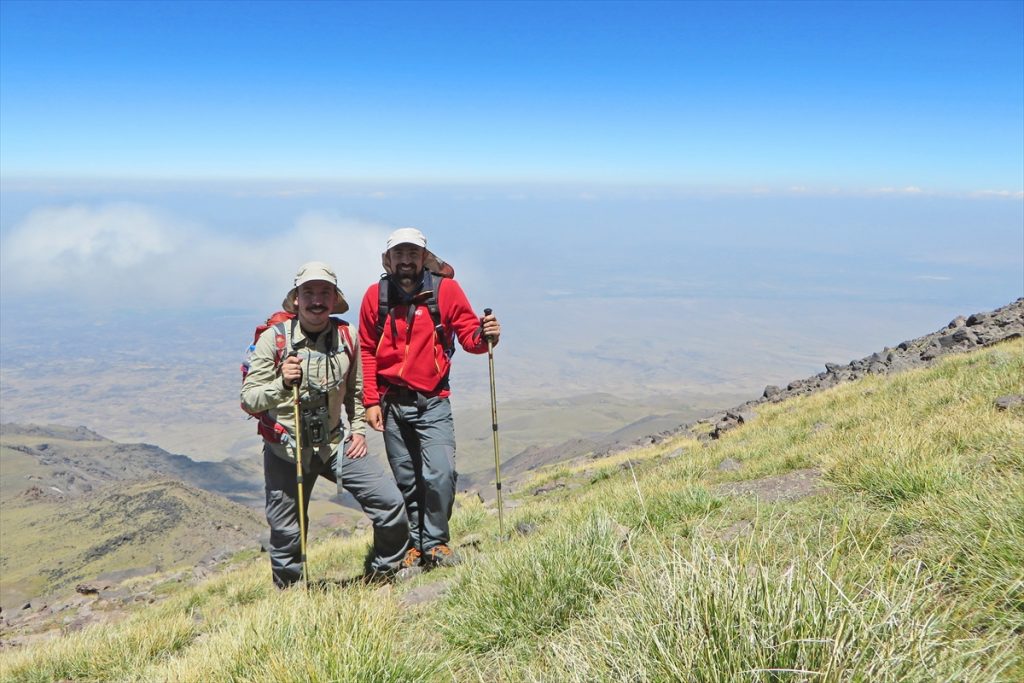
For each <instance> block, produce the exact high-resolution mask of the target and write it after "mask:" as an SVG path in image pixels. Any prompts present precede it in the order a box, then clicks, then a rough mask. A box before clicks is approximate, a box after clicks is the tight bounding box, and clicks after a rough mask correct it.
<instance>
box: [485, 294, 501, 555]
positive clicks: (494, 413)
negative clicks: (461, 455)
mask: <svg viewBox="0 0 1024 683" xmlns="http://www.w3.org/2000/svg"><path fill="white" fill-rule="evenodd" d="M490 314H491V309H489V308H485V309H484V315H485V316H488V315H490ZM487 367H488V369H489V370H490V373H491V432H492V434H493V435H494V486H495V488H496V489H497V491H498V535H499V538H501V539H502V540H504V539H505V517H504V513H503V511H502V504H501V454H500V453H501V451H500V449H499V447H498V403H497V401H496V400H495V398H494V341H493V340H492V339H491V338H490V337H487Z"/></svg>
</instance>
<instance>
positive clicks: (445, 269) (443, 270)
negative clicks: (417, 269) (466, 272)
mask: <svg viewBox="0 0 1024 683" xmlns="http://www.w3.org/2000/svg"><path fill="white" fill-rule="evenodd" d="M423 251H424V252H426V253H425V254H424V255H423V267H424V268H426V269H427V270H429V271H430V272H431V273H435V274H437V275H440V276H441V277H450V278H453V277H455V269H454V268H452V266H451V264H450V263H447V262H446V261H442V260H441V259H439V258H437V256H436V255H435V254H434V252H432V251H430V250H429V249H424V250H423ZM380 264H381V265H382V266H384V272H385V273H387V274H388V275H394V273H393V272H392V271H391V266H390V265H389V264H388V252H386V251H385V252H384V253H383V254H381V255H380Z"/></svg>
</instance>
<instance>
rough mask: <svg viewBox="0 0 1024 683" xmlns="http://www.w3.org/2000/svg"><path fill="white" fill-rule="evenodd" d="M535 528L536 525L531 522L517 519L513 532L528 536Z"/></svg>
mask: <svg viewBox="0 0 1024 683" xmlns="http://www.w3.org/2000/svg"><path fill="white" fill-rule="evenodd" d="M536 530H537V525H536V524H534V523H533V522H525V521H519V522H516V526H515V532H516V533H517V534H519V535H520V536H529V535H530V534H532V533H533V532H534V531H536Z"/></svg>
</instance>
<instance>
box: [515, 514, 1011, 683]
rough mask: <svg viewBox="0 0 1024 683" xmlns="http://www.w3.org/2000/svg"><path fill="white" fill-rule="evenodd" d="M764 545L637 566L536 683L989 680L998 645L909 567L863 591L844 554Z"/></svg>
mask: <svg viewBox="0 0 1024 683" xmlns="http://www.w3.org/2000/svg"><path fill="white" fill-rule="evenodd" d="M776 540H777V539H776V538H775V537H774V536H773V535H772V534H770V533H769V534H764V535H761V536H759V537H757V538H756V539H753V540H751V542H750V543H748V544H747V545H745V546H742V547H740V548H738V549H735V550H734V551H733V552H729V553H722V552H720V551H719V550H717V549H715V548H714V547H713V546H711V545H708V544H704V543H698V544H695V545H694V546H693V547H691V548H690V549H689V551H688V553H687V554H686V555H685V556H684V555H682V554H678V553H665V554H664V555H663V556H661V557H660V558H659V559H658V560H657V561H655V562H638V563H636V565H635V567H636V571H635V572H634V573H633V574H632V575H631V576H630V578H629V580H628V581H627V582H624V583H622V584H620V585H617V586H616V587H615V589H614V590H611V591H608V592H607V596H606V600H605V602H604V603H603V604H602V607H601V610H600V613H599V614H598V616H597V617H596V618H595V619H592V620H589V621H585V622H579V623H578V624H577V625H576V626H575V627H574V628H573V629H572V630H571V631H569V632H567V633H566V634H565V635H564V636H563V637H562V638H559V639H557V640H555V641H553V642H552V643H551V644H550V646H549V647H547V648H546V650H545V652H544V655H543V657H542V659H541V664H540V665H539V666H536V667H535V668H534V669H533V670H532V671H531V672H530V676H529V677H528V678H529V679H530V680H538V681H546V680H560V681H665V680H681V681H682V680H685V681H698V682H704V681H707V682H718V681H742V680H754V681H794V680H796V681H840V680H863V681H942V680H946V681H961V680H971V681H996V680H1000V677H1001V676H1002V675H1003V674H1004V673H1005V672H1006V670H1007V667H1008V666H1009V665H1010V664H1011V663H1012V661H1013V656H1012V654H1011V652H1010V646H1009V644H1008V643H1007V642H1005V641H1002V642H1000V641H999V640H998V639H995V640H986V639H985V638H978V637H975V636H972V635H970V634H969V633H965V632H962V631H959V630H958V629H955V628H950V627H949V626H947V625H946V623H947V622H946V621H945V619H944V618H948V616H949V615H948V608H944V607H943V606H942V605H941V604H939V602H938V600H937V599H936V598H935V597H934V590H935V583H934V581H933V580H932V579H930V578H929V576H928V575H927V574H926V572H924V571H923V568H922V566H921V565H920V564H919V563H914V562H911V563H906V564H903V565H899V566H893V567H891V568H890V569H889V571H887V572H886V573H885V574H883V575H880V576H876V577H874V578H872V579H866V576H865V574H866V572H865V571H864V569H865V567H864V566H863V565H862V564H861V563H860V562H858V560H857V559H856V558H854V557H851V556H848V555H847V554H846V553H844V552H843V549H842V548H841V547H833V548H830V549H826V550H825V551H824V552H820V551H818V550H816V549H815V546H814V544H813V543H812V542H808V541H806V540H802V541H800V542H799V543H797V544H795V545H794V546H791V547H790V549H789V552H788V553H787V558H786V559H785V561H780V558H779V557H778V553H777V552H776V549H775V548H773V546H774V544H775V543H776Z"/></svg>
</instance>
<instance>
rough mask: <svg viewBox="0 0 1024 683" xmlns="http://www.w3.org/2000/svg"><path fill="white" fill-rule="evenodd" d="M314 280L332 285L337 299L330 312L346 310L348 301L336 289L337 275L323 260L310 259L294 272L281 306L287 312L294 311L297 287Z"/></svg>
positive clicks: (338, 312) (339, 312)
mask: <svg viewBox="0 0 1024 683" xmlns="http://www.w3.org/2000/svg"><path fill="white" fill-rule="evenodd" d="M314 280H322V281H324V282H328V283H330V284H332V285H334V291H335V292H337V294H338V299H337V301H335V302H334V309H333V310H332V311H331V313H332V314H335V313H337V314H341V313H344V312H345V311H347V310H348V302H347V301H345V295H344V294H342V293H341V290H340V289H338V276H337V275H335V274H334V271H333V270H331V267H330V266H329V265H327V264H326V263H324V262H323V261H310V262H309V263H305V264H303V265H302V267H301V268H299V272H297V273H295V286H294V287H292V288H291V291H289V292H288V295H287V296H286V297H285V298H284V301H282V302H281V307H282V308H283V309H284V310H286V311H288V312H289V313H295V312H296V310H295V297H296V295H297V294H298V293H299V287H301V286H302V285H304V284H306V283H307V282H313V281H314Z"/></svg>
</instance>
